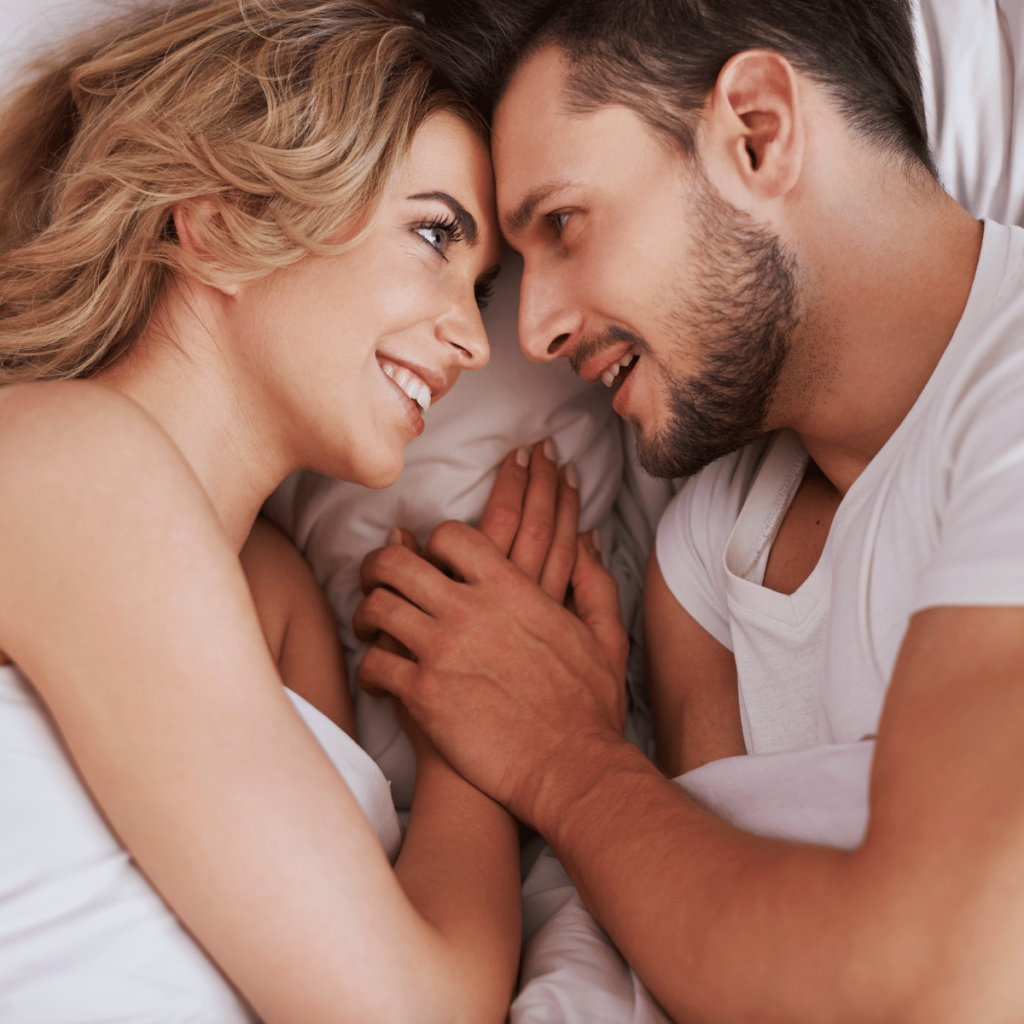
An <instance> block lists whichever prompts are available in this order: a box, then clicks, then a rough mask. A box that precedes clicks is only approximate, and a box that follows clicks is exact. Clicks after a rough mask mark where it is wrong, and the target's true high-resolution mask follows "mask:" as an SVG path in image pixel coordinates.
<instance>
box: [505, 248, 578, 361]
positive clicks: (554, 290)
mask: <svg viewBox="0 0 1024 1024" xmlns="http://www.w3.org/2000/svg"><path fill="white" fill-rule="evenodd" d="M582 325H583V317H582V314H581V312H580V310H579V307H578V306H577V304H576V303H574V302H573V301H572V296H571V293H570V291H569V290H568V289H567V287H566V282H564V281H563V280H562V278H561V275H560V274H557V273H552V272H551V271H550V270H549V269H546V268H543V267H531V266H530V263H529V262H527V263H526V265H525V267H524V268H523V281H522V284H521V285H520V290H519V344H520V346H521V347H522V349H523V352H524V353H525V354H526V356H527V358H528V359H533V360H535V361H537V362H550V361H551V360H553V359H557V358H558V357H559V356H569V355H571V354H572V349H573V345H574V343H575V342H576V341H578V340H579V338H580V334H581V329H582Z"/></svg>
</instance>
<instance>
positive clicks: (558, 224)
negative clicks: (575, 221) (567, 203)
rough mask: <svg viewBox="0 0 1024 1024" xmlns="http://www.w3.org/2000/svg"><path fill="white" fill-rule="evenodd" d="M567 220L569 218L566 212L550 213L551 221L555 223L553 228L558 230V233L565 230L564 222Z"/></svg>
mask: <svg viewBox="0 0 1024 1024" xmlns="http://www.w3.org/2000/svg"><path fill="white" fill-rule="evenodd" d="M568 220H569V214H568V213H553V214H551V221H552V223H553V224H554V225H555V228H556V229H557V230H558V233H559V234H561V233H562V232H563V231H564V230H565V225H566V222H567V221H568Z"/></svg>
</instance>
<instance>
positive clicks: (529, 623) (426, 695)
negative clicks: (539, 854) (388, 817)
mask: <svg viewBox="0 0 1024 1024" xmlns="http://www.w3.org/2000/svg"><path fill="white" fill-rule="evenodd" d="M538 448H540V446H538ZM522 461H523V460H522V457H521V456H520V455H518V453H512V454H511V455H510V456H509V458H508V459H506V461H505V463H503V465H502V468H501V471H500V472H499V476H498V480H497V482H496V484H495V488H494V491H493V492H492V495H491V498H490V500H489V501H488V505H487V509H486V510H485V512H484V516H483V518H482V520H481V529H480V530H474V529H473V528H471V527H469V526H465V525H463V524H461V523H451V522H449V523H442V524H441V525H440V526H439V527H438V528H437V529H436V530H435V531H434V533H433V534H432V535H431V538H430V540H429V541H428V543H427V546H426V549H425V555H426V558H420V557H418V556H417V555H416V554H414V553H413V551H411V550H409V549H408V548H407V547H405V546H399V545H392V546H389V547H387V548H383V549H380V550H378V551H375V552H372V553H371V554H370V555H369V556H368V557H367V559H366V561H365V562H364V563H363V573H362V580H363V587H364V592H366V593H367V597H366V598H364V600H363V601H362V602H361V603H360V605H359V607H358V608H357V610H356V616H355V625H356V630H357V632H358V633H359V634H360V635H361V636H370V635H373V634H376V633H377V631H380V630H384V631H386V632H387V633H389V634H391V635H392V636H394V637H396V638H397V639H398V640H399V641H400V642H401V643H402V644H403V645H404V646H405V647H406V648H408V650H409V651H410V652H411V653H412V655H413V656H414V657H415V659H416V661H415V662H411V661H409V660H407V659H405V658H402V657H399V656H398V655H396V654H394V653H392V652H390V651H385V650H380V649H374V650H371V651H370V652H368V653H367V655H366V657H365V658H364V660H363V664H362V666H361V668H360V670H359V679H360V682H361V683H362V684H363V685H364V686H367V687H375V688H379V689H383V690H387V691H388V692H390V693H392V694H394V695H395V696H396V697H398V698H399V699H400V700H401V701H402V702H403V703H404V704H405V705H406V707H407V708H408V709H409V711H410V713H411V714H412V716H413V717H414V718H415V719H416V720H417V722H419V724H420V725H421V726H422V727H423V728H424V729H425V730H426V732H427V733H428V734H429V735H430V736H431V738H432V739H433V741H434V742H435V743H436V744H437V746H438V748H439V749H440V750H441V752H442V753H443V754H444V755H445V756H446V757H447V758H448V760H449V761H450V762H451V763H452V765H453V766H454V767H456V768H457V769H458V770H459V771H460V772H461V773H462V774H463V775H465V776H466V778H468V779H469V780H470V781H472V782H473V783H474V784H476V785H477V786H478V787H480V788H481V789H483V790H484V791H485V792H487V793H488V794H490V795H491V796H493V797H494V798H495V799H497V800H499V801H501V802H502V803H504V804H505V805H506V806H508V807H510V809H512V810H513V812H514V813H515V814H516V815H517V816H518V817H520V818H522V819H523V820H526V821H529V822H531V823H536V822H538V820H539V819H540V818H543V817H544V816H545V815H548V814H555V815H557V813H558V809H557V808H558V806H560V805H561V804H562V803H563V802H564V801H566V800H572V799H573V796H574V786H575V785H578V786H580V787H585V786H586V782H585V780H583V778H582V777H578V778H574V770H573V766H574V764H575V765H577V766H582V761H581V760H580V758H579V757H578V751H579V749H580V748H581V747H586V748H587V749H588V751H590V752H591V753H594V752H595V751H596V752H600V751H603V750H604V749H605V743H602V742H601V740H602V739H603V740H605V741H607V742H608V743H610V744H612V745H614V744H615V743H616V742H621V741H620V740H618V739H617V737H619V736H621V731H622V726H623V722H624V717H625V691H624V677H625V660H626V654H627V652H628V643H627V639H626V635H625V632H624V630H623V629H622V625H621V622H620V619H619V605H618V596H617V593H616V588H615V583H614V581H613V580H612V578H611V577H610V576H609V575H608V573H607V572H605V570H604V569H603V568H602V567H601V564H600V559H599V557H598V554H597V551H596V549H595V548H594V546H593V541H592V540H591V539H589V538H583V537H581V538H579V539H577V538H576V533H575V531H576V517H577V515H578V507H579V504H578V503H579V498H578V494H577V492H576V489H575V487H573V486H572V478H571V475H570V474H568V473H567V472H566V471H563V473H562V474H560V479H559V475H557V474H556V472H555V467H554V463H553V461H552V460H551V459H550V458H548V457H546V456H545V454H544V451H543V449H541V451H539V452H538V451H535V452H534V454H533V457H532V460H531V461H530V464H529V467H526V466H523V465H522ZM527 468H529V471H530V472H529V474H527V472H526V470H527ZM556 499H557V500H556ZM485 531H486V534H485ZM488 535H489V536H488ZM506 552H507V553H508V554H509V556H510V558H506V557H505V554H506ZM431 563H434V564H431ZM438 564H440V565H443V566H446V567H448V569H450V570H451V571H452V572H454V573H455V575H456V576H457V577H458V578H457V579H451V578H449V577H448V576H447V575H446V574H445V573H444V572H442V571H441V570H440V569H438V568H437V567H436V566H437V565H438ZM570 582H571V583H572V587H573V594H574V600H575V605H576V609H577V615H573V614H572V613H571V612H569V611H568V610H566V609H565V608H564V607H563V601H564V596H565V592H566V588H567V585H568V584H569V583H570ZM403 595H404V596H403Z"/></svg>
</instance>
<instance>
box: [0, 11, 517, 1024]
mask: <svg viewBox="0 0 1024 1024" xmlns="http://www.w3.org/2000/svg"><path fill="white" fill-rule="evenodd" d="M0 139H2V142H0V146H2V150H0V383H2V384H3V385H4V386H3V387H2V388H0V522H2V523H3V530H2V534H0V665H5V666H6V667H4V668H0V754H2V755H3V756H4V761H3V762H0V765H2V767H0V773H2V775H3V776H4V777H3V778H2V780H0V834H3V835H4V836H5V839H4V841H3V844H2V845H3V847H4V849H5V851H6V852H5V853H3V854H2V855H0V861H2V862H0V885H2V886H3V899H2V900H0V1007H2V1008H3V1017H4V1019H5V1020H12V1021H14V1020H43V1019H45V1020H47V1021H62V1020H67V1021H69V1022H70V1021H75V1022H77V1024H84V1022H86V1021H91V1020H107V1021H110V1020H122V1019H123V1020H132V1021H142V1020H154V1021H172V1020H186V1019H187V1020H190V1021H205V1020H210V1021H214V1020H215V1021H219V1022H220V1021H229V1020H244V1019H248V1018H249V1014H250V1011H249V1009H248V1008H247V1006H246V1004H248V1005H249V1006H251V1007H252V1009H253V1010H254V1011H255V1013H256V1014H257V1015H258V1016H259V1017H260V1018H261V1019H262V1020H264V1021H266V1022H268V1024H270V1022H276V1021H301V1022H303V1024H314V1022H319V1021H349V1020H351V1021H359V1022H370V1021H375V1020H383V1021H388V1022H396V1021H404V1020H417V1021H427V1020H429V1021H435V1020H436V1021H445V1022H454V1021H460V1020H466V1021H473V1022H480V1021H486V1020H501V1019H504V1015H505V1011H506V1008H507V1004H508V1000H509V996H510V993H511V990H512V986H513V983H514V978H515V969H516V963H517V956H518V914H519V904H518V877H519V876H518V856H517V854H518V849H517V844H516V834H515V827H514V823H513V822H512V821H511V820H510V818H509V817H508V815H507V814H506V813H505V812H504V811H503V810H502V809H501V808H499V807H497V806H496V805H494V804H493V803H491V802H490V801H489V800H488V799H486V798H485V797H483V796H482V795H481V794H480V793H478V792H477V791H476V790H474V789H473V788H472V787H471V786H469V785H467V784H465V783H464V782H463V781H462V780H461V779H460V778H458V776H456V775H455V774H454V773H453V772H452V771H451V770H450V769H449V768H448V766H447V765H446V764H445V763H444V762H443V761H442V760H441V759H440V758H439V757H438V756H437V755H436V753H435V752H434V751H433V750H432V748H431V747H430V746H429V744H428V743H427V742H426V741H425V740H423V739H422V737H419V736H417V738H416V742H417V744H418V754H419V759H420V771H419V776H418V779H417V790H416V795H415V801H414V805H413V810H412V814H411V819H410V822H409V827H408V832H407V835H406V838H405V843H404V846H403V848H402V852H401V855H400V856H399V858H398V860H397V863H396V865H395V868H394V870H393V869H392V867H391V865H390V864H389V862H388V858H387V856H386V854H385V852H384V850H383V849H382V846H381V843H380V841H379V840H378V837H377V835H376V834H375V832H374V828H373V825H372V824H371V823H370V822H369V821H368V820H367V818H366V816H365V815H364V814H363V811H362V810H361V809H360V806H359V804H358V803H357V802H356V799H355V798H354V797H353V795H352V792H351V791H350V788H349V787H348V786H346V783H345V781H344V780H343V779H342V777H341V776H340V775H339V774H338V772H337V771H336V770H335V768H334V767H333V766H332V764H331V762H330V761H329V760H328V758H327V757H326V756H325V754H324V753H323V751H322V750H321V748H320V747H319V746H318V745H317V743H316V742H315V740H314V739H313V737H312V735H311V733H310V731H309V730H308V729H307V728H306V727H305V726H304V725H303V722H302V720H301V719H300V717H299V716H298V715H297V714H296V713H295V711H294V709H293V704H292V703H290V702H289V699H288V697H287V696H286V693H285V691H284V690H283V688H282V687H281V685H280V684H281V677H282V675H283V676H284V677H285V681H286V682H290V683H292V685H293V686H294V687H297V688H302V687H303V686H305V687H306V695H307V696H308V697H309V699H310V700H311V701H312V702H313V703H315V704H318V705H319V706H320V707H321V709H322V710H323V711H324V713H325V714H327V715H328V716H329V717H331V718H333V719H334V720H335V721H336V722H337V723H338V724H340V725H342V726H348V727H349V728H351V709H350V706H349V704H348V696H347V691H346V690H345V689H344V688H343V687H342V686H340V685H338V679H339V677H338V673H339V671H341V669H340V664H339V662H340V659H339V658H338V656H337V651H336V649H332V648H331V647H330V644H329V643H328V644H327V645H326V646H325V644H324V639H323V638H324V636H329V635H331V634H332V633H333V631H332V629H331V628H330V625H329V621H328V623H327V625H326V628H324V625H325V613H324V611H323V604H322V598H320V597H318V596H312V595H315V591H314V589H313V586H312V582H311V578H310V576H309V573H308V570H306V569H305V568H304V566H303V564H302V563H301V560H299V559H298V556H297V555H296V554H295V552H294V551H293V550H291V549H289V548H288V547H287V546H286V545H284V544H283V542H282V541H281V539H280V537H278V536H275V535H274V534H273V533H272V532H271V531H270V529H269V528H268V527H259V528H258V529H257V530H256V531H255V532H254V535H253V538H252V540H251V541H250V543H249V545H248V546H247V548H246V555H245V561H246V564H247V565H248V567H249V568H250V570H251V572H252V575H253V579H254V582H255V586H254V590H255V592H256V594H257V596H258V597H260V601H259V604H260V609H259V617H258V616H257V611H256V608H255V607H254V603H253V599H252V597H251V596H250V591H249V589H248V588H247V585H246V579H245V576H244V575H243V572H242V570H241V568H240V563H239V557H238V556H239V551H240V550H241V549H242V547H243V544H244V542H245V541H246V538H247V536H248V535H249V533H250V530H251V528H252V527H253V523H254V520H255V518H256V515H257V512H258V510H259V508H260V504H261V502H262V501H263V499H264V498H265V497H266V496H267V494H269V492H270V491H271V490H272V488H273V487H274V486H275V485H276V483H277V482H278V481H279V480H281V479H282V478H283V477H284V476H285V475H286V474H287V473H289V472H290V471H291V470H293V469H295V468H298V467H300V466H305V467H311V468H313V469H316V470H319V471H321V472H323V473H328V474H331V475H333V476H337V477H342V478H344V479H347V480H352V481H356V482H360V483H363V484H366V485H367V486H372V487H381V486H386V485H387V484H388V483H390V482H392V481H393V480H394V479H395V478H396V477H397V475H398V473H399V470H400V468H401V465H402V450H403V448H404V446H405V445H406V444H408V442H409V441H410V440H412V439H413V438H414V437H416V436H417V435H418V434H419V433H420V432H421V431H422V430H423V428H424V421H423V418H422V413H423V411H425V409H426V407H427V406H428V405H429V403H430V402H431V401H435V400H437V398H439V397H440V396H441V395H442V394H443V393H444V392H445V391H446V390H447V389H448V388H450V387H451V386H452V384H453V383H454V382H455V379H456V377H457V376H458V374H459V372H460V371H461V370H464V369H473V368H475V367H478V366H481V365H482V364H483V363H484V362H485V361H486V358H487V343H486V339H485V336H484V333H483V327H482V324H481V320H480V316H479V311H478V307H477V300H478V299H479V298H480V295H481V292H482V291H483V290H485V289H486V286H487V283H488V281H489V279H490V278H491V277H492V276H493V274H494V265H495V263H496V261H497V234H496V228H495V225H494V222H493V213H492V208H493V194H492V183H491V172H490V165H489V161H488V156H487V150H486V145H485V143H484V141H483V138H482V133H481V129H480V127H479V124H478V121H477V119H476V117H475V116H474V115H473V113H472V112H471V111H470V110H469V109H468V108H466V107H465V106H464V105H463V104H462V103H461V101H459V99H458V98H457V97H456V96H455V95H454V94H453V93H451V92H448V91H446V90H445V89H444V88H442V87H441V85H440V84H439V83H438V82H436V81H435V79H434V76H433V75H432V72H431V69H430V68H429V66H428V65H427V64H426V63H425V62H424V60H423V59H422V58H421V57H420V56H419V52H418V47H417V34H416V26H415V24H414V23H410V22H409V21H407V20H405V19H404V18H403V16H402V15H401V14H400V12H399V11H397V10H396V9H395V8H393V7H391V6H390V5H389V4H388V3H387V2H386V0H358V2H357V0H330V2H327V3H318V2H316V0H186V2H185V3H179V4H175V5H174V6H172V7H171V8H169V9H158V10H154V11H150V12H148V13H146V12H143V13H140V14H138V15H135V16H133V17H131V18H128V19H120V20H119V21H117V22H114V23H111V24H110V25H108V26H106V27H105V28H103V29H102V30H100V32H99V33H98V34H97V35H96V36H95V37H94V39H93V40H92V41H90V42H89V43H88V44H82V45H81V46H79V48H78V49H77V50H76V51H75V52H73V53H72V54H71V55H70V56H69V57H67V58H66V59H65V60H63V61H62V62H61V63H60V64H59V65H58V66H55V67H52V68H51V69H49V70H48V71H46V73H45V74H43V75H42V76H41V77H39V78H38V79H37V80H36V81H35V83H34V84H31V85H30V86H28V87H26V89H25V90H23V92H22V93H21V94H20V95H19V96H18V97H17V98H16V99H15V101H14V103H13V105H12V106H11V107H10V108H9V110H8V113H7V115H6V120H5V121H4V123H3V125H2V131H0ZM310 609H311V611H310ZM310 616H312V617H310ZM317 616H319V619H318V618H317ZM260 619H262V621H263V626H264V629H262V630H261V623H260ZM317 622H319V624H320V625H319V626H317ZM311 624H312V625H311ZM304 628H306V629H307V630H311V631H312V634H314V635H313V638H312V641H311V644H308V643H304V642H300V639H301V630H302V629H304ZM26 680H31V687H30V686H29V685H28V683H27V682H26ZM37 694H38V697H39V698H41V700H42V701H43V702H44V703H45V706H46V708H47V710H48V713H49V715H52V720H53V722H55V723H56V727H57V729H58V730H59V734H60V737H61V740H62V741H63V743H64V744H66V748H67V752H68V754H69V757H70V759H71V761H72V762H73V764H74V766H75V768H76V769H77V772H78V773H79V774H80V776H81V779H82V780H83V781H84V785H85V786H86V787H87V788H88V790H89V792H90V793H91V795H92V797H93V798H94V800H95V804H96V805H97V806H98V807H99V808H100V809H101V811H102V815H103V818H104V819H105V821H106V823H107V825H109V829H110V830H112V831H113V833H115V834H116V836H117V838H118V840H119V841H120V843H121V844H123V847H124V848H126V849H127V850H128V851H130V854H131V857H132V858H133V859H134V861H135V862H137V865H138V868H139V869H141V872H142V873H143V874H144V878H143V874H139V872H138V871H137V870H136V869H135V868H134V867H133V866H132V865H131V864H130V863H129V862H128V861H127V855H126V854H123V853H120V852H119V851H120V847H118V846H117V845H116V843H115V842H114V840H113V838H112V836H111V835H110V833H109V832H108V831H106V829H107V825H105V824H104V822H103V820H102V819H100V818H99V817H98V816H97V817H96V818H95V821H91V822H86V818H88V815H89V814H90V813H93V812H92V810H90V808H91V805H88V806H86V805H85V804H83V803H82V802H81V800H80V801H79V802H78V803H76V802H75V800H76V799H78V798H77V797H76V798H75V799H72V798H71V797H67V800H65V797H66V796H67V794H68V793H69V792H70V790H71V789H72V788H73V787H75V786H77V785H79V783H78V781H77V779H76V778H75V776H74V775H73V773H72V771H71V769H70V768H69V762H68V761H67V760H66V759H65V757H64V754H63V753H62V752H61V751H60V750H59V748H58V747H57V746H56V745H55V740H54V738H53V736H52V735H51V734H50V733H48V729H49V724H48V722H49V720H48V719H47V716H46V713H45V712H44V711H43V710H42V706H41V705H40V704H38V703H37V696H36V695H37ZM295 703H297V704H301V701H298V700H297V701H296V702H295ZM311 714H312V715H313V716H314V717H315V713H311ZM307 717H309V714H307ZM4 729H6V732H4V731H3V730H4ZM47 743H49V744H50V746H49V747H47ZM53 751H56V753H53ZM51 755H52V756H51ZM346 756H347V755H346ZM352 756H353V757H354V756H355V755H352ZM61 773H63V774H61ZM36 793H45V794H47V796H46V798H45V799H36V798H35V797H34V796H33V794H36ZM80 795H81V794H80ZM82 800H85V797H84V795H82ZM62 815H63V816H62ZM89 829H92V834H94V835H95V836H97V837H99V838H97V839H96V843H97V845H96V846H95V850H97V851H100V852H97V853H95V858H94V859H93V860H89V857H92V856H93V854H92V853H89V852H88V851H86V852H85V853H80V852H79V851H78V848H77V847H76V846H75V843H76V840H75V838H74V837H75V836H77V835H78V834H79V832H81V831H83V830H85V831H88V830H89ZM76 830H78V831H76ZM101 833H102V836H101ZM104 837H105V838H104ZM104 842H106V843H107V844H108V845H107V846H103V843H104ZM62 846H65V847H69V849H62ZM89 849H90V850H92V849H93V848H92V847H90V848H89ZM51 858H56V859H54V860H53V864H54V865H56V867H55V868H54V869H53V870H49V869H48V868H47V865H49V864H50V859H51ZM118 858H120V860H119V859H118ZM86 861H88V863H86ZM126 871H127V872H130V873H131V879H130V880H129V881H128V882H125V878H124V872H126ZM115 876H116V877H117V879H119V881H118V882H117V886H119V887H120V888H117V889H116V893H114V892H113V888H114V879H115ZM87 877H88V879H90V881H89V884H88V885H86V886H85V887H84V888H83V884H84V883H83V882H82V880H83V879H84V878H87ZM146 880H148V883H147V881H146ZM72 883H73V884H72ZM151 887H152V888H151ZM154 889H155V891H156V892H158V893H159V894H160V896H161V897H162V899H163V900H164V901H166V904H167V905H168V906H169V907H170V908H172V910H173V912H174V914H175V915H177V918H178V919H180V921H181V922H182V924H183V925H184V928H185V929H187V931H188V933H190V934H191V937H192V938H190V937H189V936H188V935H187V934H185V932H184V931H180V930H178V925H177V924H176V922H175V920H174V918H172V917H171V916H170V914H168V913H166V911H165V910H164V909H163V904H161V903H160V902H159V901H158V900H157V899H156V897H155V895H154V892H153V890H154ZM83 894H84V895H83ZM37 897H38V898H37ZM161 914H163V915H164V916H163V917H161ZM83 922H87V923H85V924H83ZM154 922H155V923H154ZM137 934H138V935H144V936H145V941H141V940H140V941H139V942H135V940H134V939H133V938H132V937H133V936H135V935H137ZM193 939H194V942H193ZM151 941H152V943H154V945H152V947H150V946H148V945H147V943H150V942H151ZM142 947H145V948H146V950H150V951H149V952H146V951H145V950H144V949H143V948H142ZM199 947H201V948H202V949H203V950H205V953H206V954H207V955H208V956H209V958H211V959H212V961H213V962H215V963H216V964H217V965H218V966H219V968H220V970H221V971H222V972H223V975H224V976H226V978H227V979H229V981H230V984H231V985H232V986H234V988H235V989H237V991H238V992H239V993H240V994H241V997H242V999H241V1000H239V999H238V998H237V997H236V995H235V994H234V992H233V991H232V989H231V988H230V987H229V986H228V984H226V983H225V982H224V981H223V980H222V978H221V976H220V975H219V974H217V973H216V972H215V971H214V970H213V968H212V967H209V961H208V960H206V959H205V958H204V957H203V956H202V955H201V954H200V953H199V951H198V950H199ZM168 950H172V951H173V956H172V955H171V954H170V953H168ZM183 950H184V952H183ZM105 951H109V955H108V954H107V952H105ZM168 958H171V959H174V958H177V959H181V958H184V961H188V963H187V964H186V966H184V967H180V968H179V967H175V968H174V970H173V971H171V973H170V974H168V975H166V977H165V976H164V975H161V974H160V971H161V970H162V969H163V968H164V961H165V960H167V959H168ZM190 958H191V959H190ZM177 959H176V962H177ZM126 965H128V966H126ZM168 970H170V968H168ZM154 979H155V980H154ZM161 979H163V980H161Z"/></svg>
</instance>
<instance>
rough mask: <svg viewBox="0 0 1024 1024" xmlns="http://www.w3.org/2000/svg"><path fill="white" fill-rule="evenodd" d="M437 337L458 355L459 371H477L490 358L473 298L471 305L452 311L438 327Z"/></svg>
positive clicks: (482, 326) (478, 312)
mask: <svg viewBox="0 0 1024 1024" xmlns="http://www.w3.org/2000/svg"><path fill="white" fill-rule="evenodd" d="M438 326H439V327H440V331H439V332H438V333H439V337H440V338H441V340H442V341H444V342H445V343H446V344H448V345H451V346H452V348H454V349H455V350H456V351H457V353H458V362H457V366H458V367H459V369H461V370H479V369H480V368H481V367H484V366H486V365H487V361H488V360H489V359H490V358H491V346H490V344H489V343H488V341H487V332H486V331H485V330H484V322H483V319H482V318H481V316H480V309H479V307H478V306H477V304H476V297H475V296H474V298H473V301H472V303H471V304H468V305H465V306H464V307H460V308H458V309H456V310H453V311H452V314H451V315H449V316H448V317H445V318H444V319H443V320H442V321H441V323H440V324H439V325H438Z"/></svg>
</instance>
